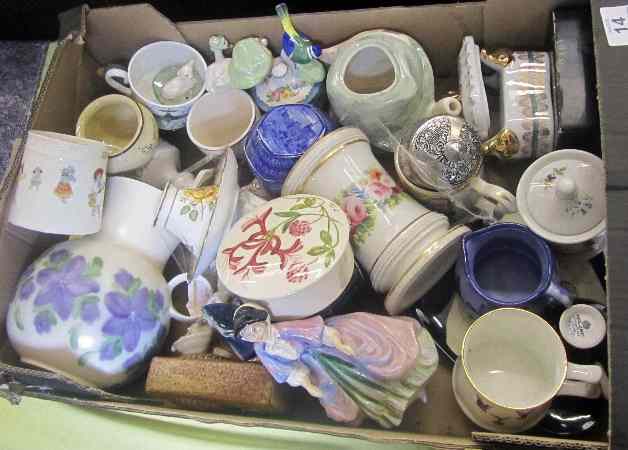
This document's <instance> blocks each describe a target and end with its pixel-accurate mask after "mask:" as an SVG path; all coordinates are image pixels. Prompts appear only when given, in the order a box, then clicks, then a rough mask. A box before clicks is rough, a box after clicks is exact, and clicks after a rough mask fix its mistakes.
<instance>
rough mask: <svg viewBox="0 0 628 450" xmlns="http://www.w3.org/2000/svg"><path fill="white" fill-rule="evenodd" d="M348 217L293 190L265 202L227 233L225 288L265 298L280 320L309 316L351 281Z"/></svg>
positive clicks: (222, 267) (220, 262)
mask: <svg viewBox="0 0 628 450" xmlns="http://www.w3.org/2000/svg"><path fill="white" fill-rule="evenodd" d="M349 232H350V228H349V222H348V221H347V218H346V216H345V215H344V213H343V211H342V210H341V209H340V208H339V207H338V205H336V204H335V203H333V202H331V201H329V200H326V199H324V198H322V197H317V196H314V195H308V194H303V195H290V196H286V197H279V198H277V199H274V200H271V201H270V202H268V203H265V204H263V205H262V206H261V207H259V208H258V209H256V210H255V211H254V212H253V213H249V214H246V215H245V216H244V217H242V218H241V219H240V220H239V221H238V222H237V223H236V224H235V225H234V226H233V227H232V228H231V230H230V231H229V233H227V235H226V236H225V238H224V240H223V241H222V244H221V245H220V250H219V252H218V257H217V260H216V269H217V271H218V277H219V279H220V282H221V283H222V284H223V285H224V287H225V288H226V289H227V290H228V291H230V292H232V293H233V294H235V295H237V296H238V297H240V298H242V299H244V300H251V301H256V302H259V303H261V304H262V305H263V306H264V307H265V308H268V309H269V311H270V312H271V313H272V316H273V318H274V319H276V320H288V319H297V318H304V317H309V316H311V315H314V314H317V313H319V312H321V311H323V310H324V309H325V308H327V307H328V306H329V305H331V304H332V303H333V302H334V301H335V300H336V299H337V298H338V297H339V295H340V294H341V293H342V292H344V290H345V288H346V287H347V286H348V284H349V282H350V281H351V277H352V275H353V271H354V258H353V251H352V250H351V246H350V245H349Z"/></svg>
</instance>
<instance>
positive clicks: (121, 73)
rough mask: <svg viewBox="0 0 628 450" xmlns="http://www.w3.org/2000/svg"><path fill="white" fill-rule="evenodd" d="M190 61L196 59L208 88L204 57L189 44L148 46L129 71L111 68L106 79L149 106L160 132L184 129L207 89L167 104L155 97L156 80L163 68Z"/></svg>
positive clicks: (168, 42)
mask: <svg viewBox="0 0 628 450" xmlns="http://www.w3.org/2000/svg"><path fill="white" fill-rule="evenodd" d="M190 60H194V69H195V71H196V72H197V73H198V75H199V76H201V78H202V86H205V83H206V78H207V73H206V72H207V64H206V63H205V60H204V59H203V57H202V56H201V54H200V53H199V52H197V51H196V50H195V49H193V48H192V47H190V46H189V45H186V44H183V43H180V42H173V41H159V42H153V43H152V44H148V45H145V46H144V47H142V48H140V49H139V50H138V51H136V52H135V54H134V55H133V56H132V57H131V61H129V65H128V69H127V70H124V69H120V68H117V67H110V68H109V69H108V70H107V72H106V73H105V80H106V81H107V84H109V86H111V87H112V88H114V89H116V90H117V91H119V92H121V93H122V94H125V95H128V96H130V97H133V98H135V99H136V100H138V101H139V102H141V103H143V104H144V105H146V106H147V107H148V108H149V109H150V110H151V112H152V113H153V114H154V115H155V117H156V118H157V123H158V124H159V128H160V129H162V130H178V129H180V128H183V127H184V126H185V118H186V116H187V114H188V113H189V111H190V108H192V105H193V104H194V102H196V101H197V100H198V99H199V98H200V97H201V95H203V91H204V89H202V88H201V89H200V91H199V92H198V93H197V94H196V95H195V96H194V97H192V98H191V99H189V100H187V101H186V102H184V103H180V104H176V105H165V104H162V103H160V102H159V101H158V100H157V98H156V97H155V93H154V92H153V80H154V79H155V76H156V75H157V74H158V73H159V72H160V71H161V70H162V69H164V68H166V67H169V66H175V65H177V66H178V65H183V64H185V63H187V62H189V61H190ZM118 80H120V81H118Z"/></svg>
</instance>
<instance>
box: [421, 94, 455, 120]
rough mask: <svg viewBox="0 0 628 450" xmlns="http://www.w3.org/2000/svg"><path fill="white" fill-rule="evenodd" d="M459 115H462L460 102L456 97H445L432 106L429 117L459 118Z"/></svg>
mask: <svg viewBox="0 0 628 450" xmlns="http://www.w3.org/2000/svg"><path fill="white" fill-rule="evenodd" d="M460 114H462V103H460V100H458V99H457V98H456V97H445V98H442V99H440V100H439V101H437V102H436V103H434V104H432V109H431V110H430V114H429V116H430V117H433V116H442V115H446V116H459V115H460Z"/></svg>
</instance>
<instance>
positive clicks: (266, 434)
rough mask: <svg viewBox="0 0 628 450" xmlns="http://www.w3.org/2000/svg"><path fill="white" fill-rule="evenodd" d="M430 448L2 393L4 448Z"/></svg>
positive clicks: (1, 449) (0, 436)
mask: <svg viewBox="0 0 628 450" xmlns="http://www.w3.org/2000/svg"><path fill="white" fill-rule="evenodd" d="M35 449H41V450H92V449H107V450H144V449H146V450H148V449H150V450H158V449H164V450H166V449H167V450H176V449H185V450H195V449H199V450H200V449H203V450H207V449H211V450H218V449H231V450H233V449H238V450H248V449H258V450H265V449H268V450H302V449H308V450H309V449H312V450H352V449H356V450H358V449H359V450H376V449H381V450H411V449H412V450H417V449H421V450H424V449H425V450H427V449H428V447H426V446H420V445H416V444H386V445H384V444H379V443H372V442H367V441H364V440H361V439H348V438H340V437H335V436H328V435H322V434H314V433H303V432H296V431H287V430H275V429H268V428H255V427H252V428H248V427H237V426H234V425H223V424H214V425H207V424H202V423H198V422H195V421H192V420H185V419H176V418H159V419H157V418H153V417H151V416H148V415H139V414H126V413H116V412H109V411H97V410H93V409H85V408H79V407H76V406H71V405H66V404H63V403H58V402H53V401H47V400H40V399H35V398H23V399H22V402H21V403H20V404H19V405H18V406H13V405H11V404H10V403H9V402H8V401H6V400H4V399H1V398H0V450H35Z"/></svg>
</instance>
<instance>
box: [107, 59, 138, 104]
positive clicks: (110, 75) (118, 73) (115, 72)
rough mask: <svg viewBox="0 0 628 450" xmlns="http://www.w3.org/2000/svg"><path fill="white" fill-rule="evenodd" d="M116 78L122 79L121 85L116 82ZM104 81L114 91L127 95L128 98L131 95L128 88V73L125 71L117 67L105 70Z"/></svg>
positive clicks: (131, 92)
mask: <svg viewBox="0 0 628 450" xmlns="http://www.w3.org/2000/svg"><path fill="white" fill-rule="evenodd" d="M116 78H120V79H122V83H120V82H119V81H118V80H116ZM105 81H106V82H107V84H108V85H109V86H111V87H112V88H114V89H115V90H116V91H118V92H121V93H123V94H124V95H128V96H129V97H130V96H132V95H133V91H131V88H130V87H129V85H130V84H129V73H128V72H127V71H126V70H124V69H121V68H119V67H113V66H112V67H108V68H107V69H106V70H105ZM123 83H124V84H123Z"/></svg>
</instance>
